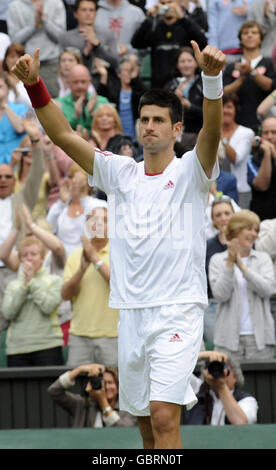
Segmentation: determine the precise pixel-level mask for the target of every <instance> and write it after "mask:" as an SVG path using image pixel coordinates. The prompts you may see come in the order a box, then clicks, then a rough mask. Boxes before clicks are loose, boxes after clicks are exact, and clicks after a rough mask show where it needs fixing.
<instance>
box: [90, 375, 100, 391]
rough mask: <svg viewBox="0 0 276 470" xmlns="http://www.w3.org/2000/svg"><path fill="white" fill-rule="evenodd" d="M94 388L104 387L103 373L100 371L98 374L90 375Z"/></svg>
mask: <svg viewBox="0 0 276 470" xmlns="http://www.w3.org/2000/svg"><path fill="white" fill-rule="evenodd" d="M88 380H89V382H90V384H91V387H92V389H93V390H100V389H101V388H102V380H103V373H102V371H100V373H99V374H98V375H92V376H91V377H88Z"/></svg>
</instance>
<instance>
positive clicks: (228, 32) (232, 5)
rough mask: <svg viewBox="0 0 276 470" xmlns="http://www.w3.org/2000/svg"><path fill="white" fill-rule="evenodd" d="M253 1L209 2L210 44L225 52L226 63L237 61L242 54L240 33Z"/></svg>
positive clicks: (220, 0)
mask: <svg viewBox="0 0 276 470" xmlns="http://www.w3.org/2000/svg"><path fill="white" fill-rule="evenodd" d="M252 1H253V0H247V1H246V0H232V1H231V2H227V1H226V2H224V1H222V0H212V1H211V2H209V3H208V44H210V45H211V46H216V47H218V48H219V49H221V50H222V51H223V52H224V54H225V55H226V63H231V62H236V61H237V60H239V59H240V58H241V56H242V52H243V51H242V47H241V44H240V41H239V38H238V33H239V29H240V27H241V25H242V24H243V23H244V22H245V21H246V20H247V15H248V11H249V10H250V4H251V3H252Z"/></svg>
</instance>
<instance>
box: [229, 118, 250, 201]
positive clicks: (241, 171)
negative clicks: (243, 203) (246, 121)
mask: <svg viewBox="0 0 276 470" xmlns="http://www.w3.org/2000/svg"><path fill="white" fill-rule="evenodd" d="M253 136H254V132H253V131H252V129H250V128H249V127H244V126H238V128H237V129H236V130H235V132H234V134H233V135H232V137H231V139H230V140H229V145H231V147H233V149H234V150H235V151H236V154H237V158H236V162H235V164H232V163H231V164H230V168H231V173H233V175H235V176H236V178H237V188H238V191H239V193H246V192H248V191H250V186H249V184H248V183H247V163H248V160H249V156H250V152H251V139H252V137H253Z"/></svg>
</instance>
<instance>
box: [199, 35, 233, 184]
mask: <svg viewBox="0 0 276 470" xmlns="http://www.w3.org/2000/svg"><path fill="white" fill-rule="evenodd" d="M191 44H192V46H193V49H194V53H195V58H196V61H197V63H198V65H199V67H200V68H201V69H202V71H203V76H202V79H203V93H204V100H203V126H202V129H201V131H200V133H199V135H198V139H197V145H196V149H197V156H198V158H199V161H200V163H201V165H202V167H203V169H204V171H205V173H206V175H207V176H208V178H210V177H211V174H212V169H213V167H214V164H215V161H216V157H217V150H218V145H219V141H220V137H221V123H222V94H223V89H222V78H221V75H222V69H223V67H224V64H225V55H224V54H223V53H222V52H221V51H220V50H219V49H217V48H216V47H211V46H206V47H205V48H204V49H203V51H202V52H200V49H199V47H198V44H197V43H196V42H195V41H191Z"/></svg>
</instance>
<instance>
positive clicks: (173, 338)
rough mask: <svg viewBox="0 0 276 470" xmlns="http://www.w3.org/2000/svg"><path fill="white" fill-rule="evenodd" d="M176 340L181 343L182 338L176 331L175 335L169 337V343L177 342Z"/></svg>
mask: <svg viewBox="0 0 276 470" xmlns="http://www.w3.org/2000/svg"><path fill="white" fill-rule="evenodd" d="M177 342H182V343H183V340H182V339H181V338H180V336H179V335H178V334H177V333H175V335H173V336H172V337H171V339H170V341H169V343H177Z"/></svg>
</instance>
